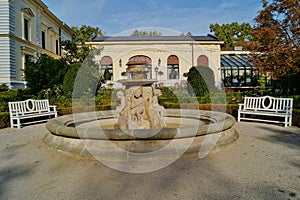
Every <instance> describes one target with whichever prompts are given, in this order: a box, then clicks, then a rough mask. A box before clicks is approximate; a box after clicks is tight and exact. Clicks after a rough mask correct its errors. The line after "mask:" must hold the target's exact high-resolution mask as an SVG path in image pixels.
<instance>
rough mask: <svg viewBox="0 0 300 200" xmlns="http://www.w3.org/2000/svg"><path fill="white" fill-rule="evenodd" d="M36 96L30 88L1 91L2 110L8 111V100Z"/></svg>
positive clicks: (0, 107)
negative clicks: (31, 92)
mask: <svg viewBox="0 0 300 200" xmlns="http://www.w3.org/2000/svg"><path fill="white" fill-rule="evenodd" d="M30 98H34V97H33V96H32V95H31V94H30V92H29V91H28V90H23V89H15V90H5V91H1V92H0V112H8V102H11V101H23V100H26V99H30Z"/></svg>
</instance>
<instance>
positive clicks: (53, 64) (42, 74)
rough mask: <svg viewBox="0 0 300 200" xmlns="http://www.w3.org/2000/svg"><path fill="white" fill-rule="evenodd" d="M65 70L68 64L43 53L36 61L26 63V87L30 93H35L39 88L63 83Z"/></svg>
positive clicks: (43, 88) (49, 87)
mask: <svg viewBox="0 0 300 200" xmlns="http://www.w3.org/2000/svg"><path fill="white" fill-rule="evenodd" d="M67 70H68V65H67V63H66V62H65V61H63V60H56V59H54V58H52V57H49V56H47V55H44V54H43V55H41V56H40V57H39V58H38V60H37V61H36V62H33V61H29V62H27V63H26V67H25V70H24V74H25V80H26V81H27V86H28V88H29V89H30V90H31V92H32V94H34V95H36V94H37V93H38V92H40V91H41V90H46V89H51V88H54V87H55V86H56V85H61V84H63V78H64V75H65V73H66V72H67Z"/></svg>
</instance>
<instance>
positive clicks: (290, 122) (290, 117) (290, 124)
mask: <svg viewBox="0 0 300 200" xmlns="http://www.w3.org/2000/svg"><path fill="white" fill-rule="evenodd" d="M288 125H289V126H292V115H290V116H289V124H288Z"/></svg>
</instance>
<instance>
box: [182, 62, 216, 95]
mask: <svg viewBox="0 0 300 200" xmlns="http://www.w3.org/2000/svg"><path fill="white" fill-rule="evenodd" d="M187 81H188V86H187V90H188V92H189V94H190V95H193V96H194V95H195V96H198V97H201V96H205V95H206V94H207V93H213V92H214V91H215V76H214V72H213V71H212V70H211V69H210V68H209V67H201V66H196V67H192V68H191V69H190V71H189V72H188V73H187Z"/></svg>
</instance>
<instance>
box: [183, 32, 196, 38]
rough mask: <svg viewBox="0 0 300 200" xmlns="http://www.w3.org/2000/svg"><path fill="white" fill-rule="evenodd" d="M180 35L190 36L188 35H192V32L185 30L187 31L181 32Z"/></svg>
mask: <svg viewBox="0 0 300 200" xmlns="http://www.w3.org/2000/svg"><path fill="white" fill-rule="evenodd" d="M180 36H187V37H190V36H193V34H192V33H191V32H187V33H181V34H180Z"/></svg>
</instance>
